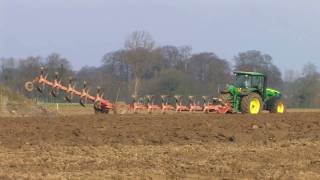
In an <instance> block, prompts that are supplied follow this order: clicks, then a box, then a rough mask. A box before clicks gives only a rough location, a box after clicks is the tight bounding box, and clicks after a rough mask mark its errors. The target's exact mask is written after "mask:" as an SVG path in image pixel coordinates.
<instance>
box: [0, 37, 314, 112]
mask: <svg viewBox="0 0 320 180" xmlns="http://www.w3.org/2000/svg"><path fill="white" fill-rule="evenodd" d="M156 44H157V43H156V42H155V41H154V39H153V38H152V36H151V35H150V34H149V33H147V32H143V31H135V32H133V33H132V34H131V35H130V36H129V37H128V38H127V39H126V40H125V43H124V47H123V48H121V49H119V50H116V51H113V52H107V53H106V54H105V55H104V56H103V57H102V64H101V65H100V66H98V67H89V66H85V67H82V68H81V69H80V70H77V71H76V70H74V69H73V68H72V65H71V63H70V61H69V60H67V59H66V58H64V57H63V56H61V55H59V54H57V53H52V54H50V55H48V56H47V57H40V56H37V57H34V56H30V57H27V58H23V59H15V58H1V59H0V65H1V69H0V83H1V85H3V86H7V87H10V88H11V89H13V90H16V91H19V92H21V93H24V94H25V95H27V96H32V97H34V98H37V99H40V100H43V101H44V100H46V101H50V100H51V99H52V98H51V97H50V96H49V95H48V93H44V94H43V95H39V94H35V93H32V94H31V95H30V93H27V92H25V91H24V89H23V87H24V83H25V82H26V81H30V80H32V79H33V78H34V77H36V76H37V75H39V71H40V67H45V68H46V72H47V73H48V74H49V79H51V80H52V79H53V76H54V73H55V72H58V73H59V75H60V77H61V80H62V82H63V83H64V84H67V82H68V77H74V79H75V80H76V81H77V83H76V86H77V88H81V87H82V81H83V80H85V81H87V82H88V86H90V87H91V89H92V90H91V92H92V93H94V88H95V87H97V86H100V87H101V88H102V89H103V91H104V93H105V97H107V98H108V99H110V100H112V101H116V100H119V101H126V102H130V99H131V95H133V94H137V95H146V94H153V95H162V94H167V95H175V94H179V95H185V96H188V95H196V96H202V95H212V96H218V92H219V90H221V89H222V88H224V87H225V85H226V84H231V83H232V81H233V76H232V72H233V71H234V70H241V71H255V72H262V73H264V74H267V75H268V84H269V86H270V87H273V88H276V89H279V90H282V91H283V93H284V94H285V98H286V101H287V102H288V105H289V106H290V107H299V108H310V107H320V97H319V93H318V92H320V91H319V90H320V83H319V81H320V73H319V72H318V71H317V67H316V66H315V65H314V64H306V65H305V66H304V67H303V69H302V72H303V73H298V72H294V71H287V72H285V73H284V74H282V73H281V71H280V70H279V68H278V67H277V66H276V65H275V64H273V61H272V57H271V55H269V54H265V53H263V52H260V51H257V50H249V51H246V52H240V53H238V54H237V55H235V56H234V58H233V59H232V60H231V61H230V60H226V59H223V58H221V57H219V56H218V55H216V54H215V53H214V52H200V53H192V49H191V47H189V46H181V47H177V46H172V45H165V46H159V45H156Z"/></svg>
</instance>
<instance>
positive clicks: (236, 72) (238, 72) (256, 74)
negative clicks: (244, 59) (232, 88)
mask: <svg viewBox="0 0 320 180" xmlns="http://www.w3.org/2000/svg"><path fill="white" fill-rule="evenodd" d="M233 73H234V74H244V75H251V76H265V75H264V74H262V73H258V72H245V71H234V72H233Z"/></svg>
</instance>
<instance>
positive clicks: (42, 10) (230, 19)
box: [0, 0, 320, 70]
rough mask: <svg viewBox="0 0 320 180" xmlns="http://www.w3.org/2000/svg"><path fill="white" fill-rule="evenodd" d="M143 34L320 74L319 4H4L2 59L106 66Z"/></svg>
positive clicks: (36, 0) (294, 0) (245, 0)
mask: <svg viewBox="0 0 320 180" xmlns="http://www.w3.org/2000/svg"><path fill="white" fill-rule="evenodd" d="M135 30H143V31H148V32H149V33H150V34H151V35H152V36H153V37H154V39H155V40H156V41H157V42H158V44H159V45H167V44H170V45H176V46H182V45H189V46H191V47H192V48H193V52H194V53H197V52H203V51H210V52H214V53H216V54H217V55H218V56H220V57H221V58H225V59H228V60H231V59H232V58H233V56H235V55H236V54H237V53H239V52H241V51H246V50H252V49H256V50H260V51H262V52H264V53H268V54H270V55H271V56H272V57H273V60H274V63H275V64H276V65H277V66H279V68H280V69H281V70H286V69H296V70H299V69H301V67H302V66H303V65H304V64H306V63H308V62H312V63H315V64H316V65H317V66H318V67H320V53H319V52H320V49H319V48H320V1H319V0H0V57H16V58H22V57H27V56H31V55H32V56H37V55H40V56H47V55H48V54H50V53H52V52H57V53H60V54H61V55H63V56H64V57H66V58H68V59H69V60H70V61H71V62H72V65H73V67H74V68H75V69H79V68H80V67H81V66H84V65H89V66H98V65H100V64H101V59H102V56H103V55H104V54H105V53H107V52H110V51H113V50H117V49H119V48H122V47H123V44H124V40H125V38H126V37H127V36H128V34H130V33H131V32H132V31H135Z"/></svg>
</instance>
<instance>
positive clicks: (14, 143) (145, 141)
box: [0, 113, 320, 179]
mask: <svg viewBox="0 0 320 180" xmlns="http://www.w3.org/2000/svg"><path fill="white" fill-rule="evenodd" d="M0 141H1V142H0V144H1V145H0V178H3V179H7V178H8V179H18V178H27V179H64V178H67V179H69V178H71V179H77V178H78V179H106V178H107V179H108V178H111V179H112V178H113V179H164V178H167V179H216V178H218V179H222V178H225V179H270V178H271V179H281V178H282V179H319V178H320V113H287V114H284V115H276V114H261V115H258V116H250V115H216V114H173V115H160V114H158V115H139V114H138V115H99V116H96V115H78V116H77V115H72V116H58V117H52V116H51V117H46V116H42V117H25V118H17V117H16V118H10V117H8V118H0Z"/></svg>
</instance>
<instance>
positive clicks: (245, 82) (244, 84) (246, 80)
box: [235, 74, 251, 88]
mask: <svg viewBox="0 0 320 180" xmlns="http://www.w3.org/2000/svg"><path fill="white" fill-rule="evenodd" d="M250 82H251V81H250V76H248V75H240V74H238V75H237V76H236V83H235V86H236V87H239V88H248V87H250Z"/></svg>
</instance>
